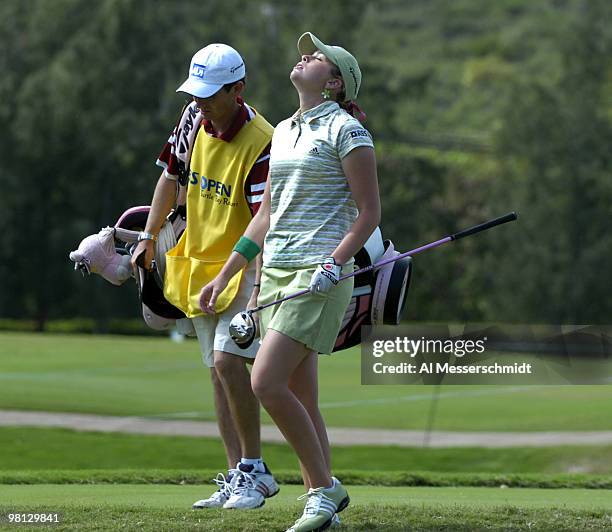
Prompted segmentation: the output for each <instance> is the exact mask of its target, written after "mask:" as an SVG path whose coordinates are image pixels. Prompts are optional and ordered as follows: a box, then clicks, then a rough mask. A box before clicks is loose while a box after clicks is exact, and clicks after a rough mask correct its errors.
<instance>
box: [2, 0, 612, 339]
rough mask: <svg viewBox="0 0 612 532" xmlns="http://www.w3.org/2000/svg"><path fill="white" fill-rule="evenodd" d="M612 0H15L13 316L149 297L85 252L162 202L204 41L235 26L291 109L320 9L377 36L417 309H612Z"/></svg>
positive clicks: (5, 58)
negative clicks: (90, 266)
mask: <svg viewBox="0 0 612 532" xmlns="http://www.w3.org/2000/svg"><path fill="white" fill-rule="evenodd" d="M610 15H612V7H611V6H610V5H609V3H608V2H606V1H604V0H592V1H586V0H565V1H563V0H543V1H541V2H530V1H528V0H498V1H497V2H488V1H486V0H455V1H453V2H446V1H444V0H434V1H431V0H430V1H427V0H414V1H411V2H402V1H401V0H381V1H377V2H365V1H363V0H350V1H349V0H346V1H335V2H328V1H322V0H309V1H306V0H296V1H294V2H286V1H283V0H267V1H263V0H253V1H251V2H242V1H238V0H223V1H220V0H208V1H207V2H198V1H188V0H179V1H176V2H162V1H155V0H148V1H145V0H95V1H86V0H54V1H49V0H6V1H5V2H2V4H0V25H1V30H2V31H1V32H0V41H1V45H0V49H1V50H2V54H0V62H1V66H2V72H3V76H2V79H1V80H0V125H1V127H0V143H1V145H2V146H3V150H2V152H3V154H4V157H3V159H4V164H3V165H2V168H1V170H0V181H1V183H2V194H1V195H0V213H1V216H0V224H1V225H0V230H1V231H2V235H3V237H4V239H3V240H4V242H3V244H4V245H3V246H2V261H1V262H0V274H1V278H2V279H3V288H2V290H0V318H16V319H31V320H36V321H37V323H38V324H39V328H40V329H44V327H45V324H46V322H47V321H48V320H50V319H59V318H71V317H91V318H95V319H96V320H99V321H100V323H101V324H103V323H104V321H105V320H109V319H111V318H115V319H116V318H128V317H135V316H137V315H138V303H137V301H136V295H135V294H136V291H135V287H134V286H131V283H130V286H123V287H120V288H116V287H113V286H111V285H110V284H108V283H106V282H105V281H103V280H102V279H98V278H94V277H93V276H92V277H91V278H89V279H85V280H84V279H82V278H81V276H79V275H78V274H76V273H75V272H74V271H73V270H72V265H71V263H70V262H69V261H68V252H69V251H70V250H72V249H75V248H76V246H77V244H78V243H79V241H80V240H81V239H82V238H83V237H85V236H86V235H89V234H92V233H95V232H97V231H98V230H99V229H100V228H101V227H103V226H106V225H112V224H113V223H114V222H115V221H116V219H117V218H118V216H119V215H120V214H121V213H122V212H123V211H124V210H125V209H127V208H128V207H131V206H134V205H142V204H147V203H148V202H149V201H150V198H151V195H152V192H153V187H154V184H155V182H156V179H157V177H158V175H159V169H158V168H157V167H155V164H154V163H155V159H156V157H157V155H158V153H159V151H160V149H161V147H162V145H163V143H164V142H165V141H166V139H167V137H168V135H169V132H170V130H171V129H172V127H173V125H174V122H175V120H176V119H177V115H178V112H179V111H180V109H181V107H182V105H183V103H184V97H183V96H181V95H178V94H176V93H175V89H176V87H177V86H178V85H179V84H180V83H181V82H182V80H183V79H184V77H185V76H186V74H187V69H188V65H189V61H190V58H191V56H192V54H193V53H194V52H195V51H196V50H197V49H199V48H201V47H202V46H204V45H205V44H208V43H211V42H225V43H228V44H230V45H232V46H234V47H235V48H236V49H238V50H239V51H240V52H241V54H242V55H243V57H244V59H245V62H246V65H247V89H246V93H245V97H246V99H247V101H248V102H249V103H251V104H252V105H253V106H255V107H256V108H257V109H258V110H259V111H260V112H262V113H263V114H264V115H265V116H266V118H267V119H268V120H269V121H270V122H271V123H272V124H275V123H277V122H279V121H280V120H282V119H284V118H286V117H287V116H289V115H290V114H291V113H293V112H294V111H295V109H296V108H297V104H298V102H297V98H296V96H295V91H294V89H293V87H292V86H291V84H290V82H289V78H288V74H289V71H290V70H291V67H292V66H293V65H294V64H295V62H296V60H297V57H298V53H297V49H296V41H297V38H298V37H299V35H300V34H301V33H302V32H304V31H312V32H313V33H315V34H316V35H318V36H319V37H320V38H321V39H323V40H324V41H326V42H329V43H334V44H340V45H342V46H344V47H346V48H347V49H349V50H350V51H352V52H353V53H354V54H355V56H356V57H357V58H358V60H359V62H360V65H361V68H362V71H363V74H364V82H363V86H362V90H361V93H360V97H359V100H358V102H359V104H360V106H361V107H362V108H363V109H364V111H365V112H366V114H367V117H368V119H367V122H366V126H367V127H368V129H369V130H370V131H371V132H372V135H373V137H374V140H375V145H376V154H377V159H378V169H379V181H380V188H381V198H382V206H383V221H382V224H381V227H382V230H383V235H384V236H385V238H389V239H391V240H393V242H394V243H395V246H396V248H398V249H400V250H402V251H403V250H407V249H410V248H413V247H416V246H418V245H420V244H423V243H426V242H429V241H431V240H436V239H438V238H440V237H442V236H446V235H447V234H449V233H451V232H454V231H456V230H458V229H462V228H464V227H467V226H469V225H473V224H475V223H479V222H481V221H484V220H485V219H487V218H491V217H494V216H497V215H501V214H504V213H506V212H508V211H510V210H517V211H518V212H519V214H520V219H519V221H518V223H516V224H512V225H509V226H504V227H503V228H499V229H495V230H493V231H491V232H489V233H486V234H482V235H479V236H478V237H475V238H474V239H466V240H464V241H461V242H459V243H457V244H456V245H453V246H448V247H445V248H440V249H439V250H436V251H432V252H431V253H428V254H423V255H422V256H419V257H415V261H414V264H415V270H414V279H413V286H412V287H411V289H410V293H409V302H408V306H407V312H406V318H407V319H409V320H431V321H448V320H451V321H510V322H552V323H606V321H607V319H608V316H609V315H610V312H611V311H612V302H611V298H610V297H608V295H607V287H608V285H609V281H610V280H611V273H610V272H611V271H612V270H611V269H610V267H609V264H610V262H611V259H612V236H611V235H610V232H609V231H608V228H609V225H610V221H611V216H610V215H611V211H610V209H611V207H610V206H611V205H612V186H611V182H612V181H611V180H610V177H609V173H610V168H611V165H610V162H611V161H610V158H611V156H610V149H609V146H610V145H612V128H611V119H612V107H610V101H612V100H611V96H612V65H611V60H610V58H611V57H612V54H611V53H610V52H611V49H612V28H610V27H609V25H607V24H606V20H610Z"/></svg>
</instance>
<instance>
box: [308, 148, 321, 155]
mask: <svg viewBox="0 0 612 532" xmlns="http://www.w3.org/2000/svg"><path fill="white" fill-rule="evenodd" d="M308 153H309V154H310V155H319V150H318V149H317V147H316V146H315V147H314V148H312V149H311V150H310V151H309V152H308Z"/></svg>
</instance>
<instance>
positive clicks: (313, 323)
mask: <svg viewBox="0 0 612 532" xmlns="http://www.w3.org/2000/svg"><path fill="white" fill-rule="evenodd" d="M315 270H316V267H312V266H308V267H305V268H291V269H290V268H267V267H264V268H263V269H262V272H261V291H260V293H259V297H258V298H257V304H258V305H265V304H266V303H271V302H272V301H276V300H277V299H282V298H283V297H285V296H288V295H290V294H293V293H295V292H299V291H300V290H303V289H305V288H308V285H309V284H310V279H311V277H312V274H313V273H314V271H315ZM352 271H353V264H352V263H351V264H348V265H345V266H344V267H343V268H342V275H346V274H347V273H350V272H352ZM352 294H353V278H352V277H351V278H350V279H346V280H344V281H341V282H339V283H338V284H337V285H336V286H335V287H333V288H332V289H331V290H330V291H329V292H328V293H327V294H304V295H302V296H299V297H296V298H295V299H290V300H289V301H284V302H283V303H280V304H278V305H272V306H271V307H268V308H266V309H264V310H262V311H261V313H260V316H259V319H260V322H259V323H260V329H261V330H260V334H261V338H262V340H263V338H264V336H265V334H266V331H267V330H268V329H274V330H275V331H278V332H281V333H283V334H285V335H287V336H289V337H290V338H293V339H294V340H295V341H297V342H300V343H302V344H304V345H305V346H306V347H308V348H309V349H312V350H313V351H316V352H317V353H325V354H328V353H331V352H332V350H333V348H334V344H335V343H336V337H337V336H338V331H339V330H340V325H341V324H342V319H343V318H344V313H345V312H346V308H347V307H348V304H349V302H350V300H351V296H352Z"/></svg>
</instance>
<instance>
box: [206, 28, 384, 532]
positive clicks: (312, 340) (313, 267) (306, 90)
mask: <svg viewBox="0 0 612 532" xmlns="http://www.w3.org/2000/svg"><path fill="white" fill-rule="evenodd" d="M298 50H299V52H300V54H301V56H302V57H301V60H300V61H299V62H298V63H297V65H295V67H294V68H293V70H292V71H291V74H290V79H291V82H292V83H293V85H294V86H295V88H296V90H297V93H298V96H299V100H300V108H299V110H298V111H297V112H296V113H295V114H294V115H293V116H291V117H290V118H288V119H286V120H284V121H282V122H281V123H280V124H279V125H278V126H277V127H276V129H275V131H274V136H273V138H272V149H271V154H270V178H269V179H268V181H267V184H266V188H265V191H264V198H263V202H262V205H261V207H260V209H259V212H258V213H257V215H256V216H255V217H254V218H253V220H252V221H251V223H250V224H249V226H248V228H247V229H246V231H245V233H244V236H242V237H241V239H240V240H239V241H238V243H237V244H236V246H235V247H234V252H233V253H232V255H231V256H230V259H229V260H228V261H227V263H226V264H225V266H224V268H223V269H222V270H221V272H220V273H219V275H218V276H217V277H216V278H215V279H214V280H213V281H211V282H210V283H209V284H207V285H206V286H205V287H204V288H203V289H202V292H201V294H200V306H201V308H202V310H203V311H204V312H207V313H213V312H214V308H215V302H216V300H217V297H218V296H219V294H220V293H221V292H222V291H223V290H224V289H225V287H226V285H227V283H228V282H229V280H230V279H231V278H232V277H233V275H235V274H236V273H237V272H238V271H239V270H240V269H241V268H243V267H244V266H245V265H246V264H247V262H249V261H251V260H252V259H254V258H255V256H256V255H257V254H258V253H259V252H260V251H261V248H262V247H263V250H264V252H263V263H264V268H263V271H262V280H261V284H262V286H261V292H260V295H259V298H258V303H259V304H264V303H268V302H271V301H274V300H277V299H279V298H282V297H284V296H285V295H288V294H290V293H293V292H296V291H298V290H302V289H304V288H310V292H311V293H310V294H306V295H304V296H302V297H299V298H296V299H292V300H290V301H286V302H284V303H282V304H279V305H274V306H271V307H269V308H268V309H266V310H264V311H262V312H261V316H260V332H261V337H262V343H261V347H260V349H259V352H258V354H257V357H256V358H255V363H254V364H253V370H252V373H251V385H252V387H253V392H254V393H255V395H256V397H257V398H258V399H259V400H260V401H261V403H262V404H263V406H264V408H265V409H266V410H267V412H268V413H269V414H270V416H271V417H272V419H273V420H274V421H275V423H276V424H277V425H278V428H279V429H280V430H281V432H282V433H283V435H284V436H285V438H286V439H287V441H288V442H289V444H290V445H291V446H292V447H293V449H294V450H295V452H296V454H297V455H298V458H299V460H300V464H301V468H302V474H303V477H304V484H305V485H306V488H307V489H308V492H307V493H306V494H305V495H303V496H302V497H304V498H307V502H306V507H305V509H304V513H303V515H302V516H301V517H300V518H299V519H298V520H297V521H296V522H295V524H294V525H293V526H292V527H291V528H290V529H289V530H291V531H294V532H302V531H307V530H324V529H326V528H328V527H329V526H330V525H331V523H332V521H333V520H337V516H336V513H337V512H340V511H342V510H343V509H344V508H346V506H347V505H348V503H349V496H348V494H347V491H346V489H345V488H344V487H343V486H342V484H341V483H340V482H339V481H338V480H337V479H336V478H335V477H332V475H331V464H330V451H329V443H328V440H327V433H326V429H325V424H324V421H323V418H322V416H321V413H320V411H319V408H318V384H317V354H318V353H330V352H331V351H332V349H333V347H334V343H335V340H336V336H337V334H338V331H339V329H340V325H341V321H342V318H343V316H344V313H345V311H346V308H347V306H348V304H349V301H350V298H351V294H352V290H353V281H352V278H351V279H347V280H345V281H342V282H340V283H338V279H339V278H340V276H341V275H342V274H346V273H348V272H351V271H352V270H353V255H354V254H355V253H356V252H357V251H358V250H359V249H360V248H361V247H362V246H363V244H364V243H365V241H366V240H367V239H368V237H369V236H370V234H371V233H372V231H373V230H374V229H375V228H376V226H377V225H378V223H379V220H380V200H379V195H378V181H377V175H376V161H375V157H374V149H373V144H372V139H371V137H370V134H369V132H368V131H367V130H365V129H364V128H363V127H362V125H361V124H360V123H359V121H358V120H356V119H355V118H353V116H351V114H349V112H347V110H345V109H349V110H350V109H352V108H354V105H353V104H352V101H353V100H355V98H356V97H357V93H358V91H359V86H360V84H361V71H360V70H359V65H358V64H357V61H356V60H355V58H354V57H353V56H352V55H351V54H350V53H348V52H347V51H346V50H345V49H344V48H341V47H339V46H328V45H326V44H324V43H322V42H321V41H320V40H319V39H317V38H316V37H315V36H314V35H313V34H312V33H305V34H304V35H302V36H301V37H300V39H299V41H298ZM264 238H265V245H264Z"/></svg>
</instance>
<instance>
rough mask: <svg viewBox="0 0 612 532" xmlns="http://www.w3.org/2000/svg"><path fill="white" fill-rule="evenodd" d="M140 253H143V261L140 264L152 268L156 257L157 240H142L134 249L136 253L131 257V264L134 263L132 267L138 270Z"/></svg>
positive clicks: (148, 268)
mask: <svg viewBox="0 0 612 532" xmlns="http://www.w3.org/2000/svg"><path fill="white" fill-rule="evenodd" d="M140 255H143V257H142V262H140V264H141V265H142V266H143V267H144V268H145V269H146V270H150V269H151V263H152V262H153V258H154V257H155V242H154V241H153V240H141V241H140V242H138V244H137V245H136V249H134V253H132V258H131V259H130V264H131V265H132V269H133V270H136V268H137V266H138V265H137V264H136V261H138V258H139V257H140Z"/></svg>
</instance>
